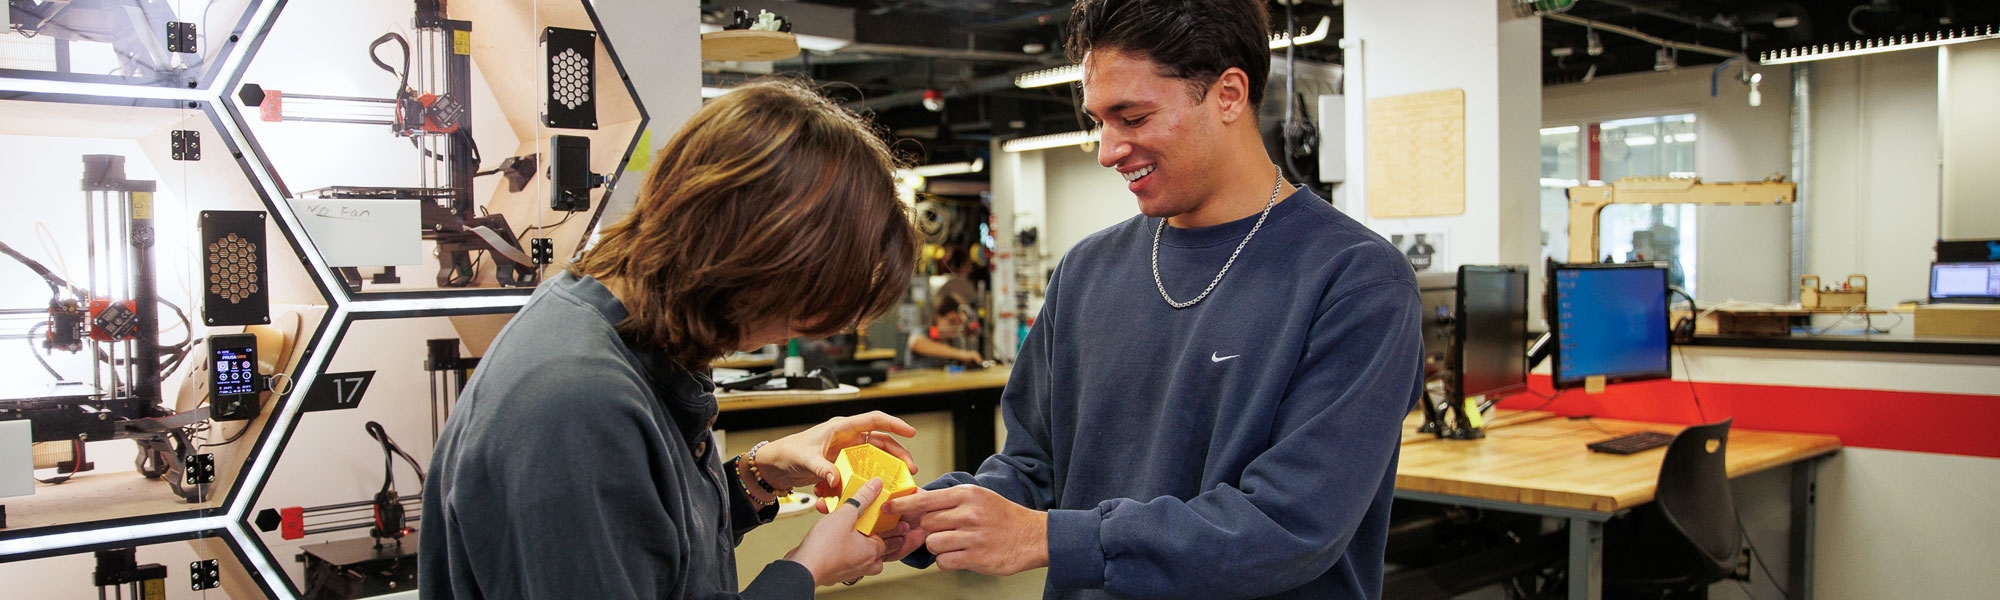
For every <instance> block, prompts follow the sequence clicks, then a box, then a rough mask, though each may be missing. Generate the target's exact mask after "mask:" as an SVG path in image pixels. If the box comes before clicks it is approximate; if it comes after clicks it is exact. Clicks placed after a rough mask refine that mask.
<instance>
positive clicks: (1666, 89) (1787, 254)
mask: <svg viewBox="0 0 2000 600" xmlns="http://www.w3.org/2000/svg"><path fill="white" fill-rule="evenodd" d="M1737 70H1738V68H1737V67H1736V66H1735V65H1731V66H1730V67H1729V68H1728V69H1727V71H1726V72H1725V73H1724V74H1723V77H1722V81H1721V83H1720V84H1719V86H1718V87H1719V93H1718V94H1717V95H1716V96H1715V97H1710V96H1709V75H1710V74H1711V73H1712V72H1713V69H1712V68H1706V67H1691V68H1686V69H1680V70H1676V71H1669V72H1664V73H1641V74H1631V75H1619V76H1615V77H1602V78H1598V79H1597V80H1595V81H1592V82H1590V83H1577V84H1569V85H1560V86H1554V87H1549V88H1544V89H1543V90H1542V124H1543V125H1544V126H1548V127H1555V126H1559V125H1582V124H1585V123H1590V122H1598V121H1607V120H1613V119H1624V118H1632V117H1650V116H1660V115H1669V114H1687V113H1692V114H1694V115H1695V139H1696V142H1695V172H1696V173H1697V174H1698V175H1700V176H1701V177H1702V179H1704V180H1706V181H1711V182H1730V181H1757V180H1761V179H1763V178H1764V177H1766V176H1769V175H1771V174H1773V173H1777V174H1787V175H1789V174H1790V172H1791V161H1792V157H1791V151H1792V144H1791V108H1792V101H1791V93H1790V89H1791V71H1790V69H1789V68H1786V67H1766V68H1763V69H1761V70H1760V72H1761V73H1763V75H1764V80H1763V83H1762V88H1761V89H1762V91H1763V105H1762V106H1758V107H1752V106H1750V103H1749V101H1748V100H1747V95H1748V90H1747V88H1745V87H1744V86H1743V85H1742V84H1740V83H1737V82H1736V79H1735V75H1736V73H1737ZM1803 201H1806V202H1812V201H1814V200H1813V199H1811V198H1807V199H1805V200H1803ZM1696 219H1697V221H1696V227H1697V231H1699V232H1700V233H1699V235H1700V238H1699V240H1698V241H1697V242H1696V250H1695V261H1696V264H1697V265H1698V266H1700V267H1701V268H1699V269H1697V270H1696V275H1695V276H1696V278H1697V279H1696V281H1695V289H1696V290H1697V291H1698V292H1699V293H1700V294H1701V296H1702V298H1701V300H1703V301H1706V302H1720V301H1724V300H1732V299H1733V300H1746V301H1751V302H1773V303H1783V302H1787V301H1788V299H1789V298H1790V297H1791V290H1792V287H1793V282H1791V281H1790V279H1791V267H1790V258H1791V229H1792V227H1791V208H1790V207H1782V206H1773V207H1752V206H1704V207H1700V208H1698V209H1696ZM1572 234H1574V232H1572ZM1845 274H1846V273H1841V275H1845Z"/></svg>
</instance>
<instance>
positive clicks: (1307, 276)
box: [910, 190, 1423, 598]
mask: <svg viewBox="0 0 2000 600" xmlns="http://www.w3.org/2000/svg"><path fill="white" fill-rule="evenodd" d="M1256 221H1257V215H1251V216H1250V217H1248V218H1245V219H1241V220H1238V221H1235V222H1231V223H1225V224H1221V225H1216V226H1213V227H1205V228H1199V229H1177V228H1173V227H1168V228H1167V229H1166V231H1165V233H1164V234H1163V236H1162V237H1161V240H1160V245H1159V273H1160V278H1161V280H1162V282H1163V284H1164V285H1165V287H1166V290H1167V292H1168V293H1169V294H1171V295H1172V296H1173V297H1174V299H1175V300H1177V301H1186V300H1189V299H1192V298H1194V297H1195V296H1196V295H1198V294H1200V293H1201V291H1202V289H1203V288H1205V287H1207V286H1208V283H1209V280H1210V279H1212V278H1213V277H1214V276H1215V274H1216V272H1217V271H1218V270H1219V269H1221V268H1222V266H1223V263H1224V262H1226V261H1228V260H1229V256H1230V253H1231V251H1233V250H1235V249H1236V245H1237V243H1238V242H1239V241H1241V240H1242V239H1243V237H1244V235H1246V234H1248V233H1249V231H1250V229H1251V226H1252V225H1253V224H1254V223H1255V222H1256ZM1159 223H1160V221H1159V220H1158V219H1154V218H1149V217H1145V216H1139V217H1134V218H1132V219H1131V220H1128V221H1125V222H1123V223H1120V224H1118V225H1116V226H1113V227H1111V228H1109V229H1106V230H1104V231H1101V232H1098V233H1096V234H1093V235H1092V236H1090V237H1089V238H1086V239H1084V240H1083V241H1082V242H1080V243H1078V244H1077V245H1076V247H1075V248H1073V249H1072V250H1070V252H1069V253H1068V254H1067V255H1066V256H1064V257H1063V260H1062V262H1061V264H1060V266H1059V267H1058V268H1057V269H1056V271H1055V276H1054V279H1053V280H1052V281H1051V282H1050V284H1049V288H1048V290H1049V291H1048V301H1047V303H1046V304H1045V305H1044V306H1043V308H1042V312H1041V316H1040V317H1039V319H1038V320H1037V321H1036V322H1035V326H1034V328H1033V329H1032V330H1031V331H1030V332H1029V333H1028V338H1027V339H1026V341H1025V343H1024V345H1023V348H1022V351H1021V354H1020V359H1019V362H1018V363H1017V364H1016V365H1015V367H1014V372H1013V375H1012V378H1011V379H1010V380H1009V381H1008V382H1007V389H1006V391H1005V392H1004V393H1003V395H1002V397H1001V411H1002V417H1003V419H1004V420H1005V424H1006V427H1007V441H1006V444H1005V447H1003V448H1002V449H1001V453H1000V454H998V455H995V456H993V457H991V458H989V459H987V460H986V462H985V463H984V464H982V465H981V466H980V468H979V473H978V474H976V475H972V474H966V473H962V472H961V473H951V474H947V475H945V476H944V477H942V478H940V479H938V480H937V481H936V482H933V483H932V484H930V485H929V486H927V487H929V488H932V489H938V488H942V487H949V486H952V485H958V484H965V483H972V484H977V485H981V486H984V487H987V488H990V489H992V490H994V491H996V492H998V493H1000V494H1001V495H1003V496H1005V497H1007V498H1008V499H1011V500H1013V501H1014V502H1017V503H1020V504H1022V505H1024V506H1027V507H1030V508H1034V509H1038V510H1047V511H1048V513H1049V531H1048V533H1049V571H1048V589H1047V596H1048V597H1050V598H1103V597H1111V596H1116V597H1124V598H1258V597H1276V598H1378V597H1380V596H1381V593H1382V592H1381V587H1382V568H1383V567H1382V562H1383V553H1384V546H1385V544H1386V541H1387V536H1388V525H1389V504H1390V496H1391V494H1392V492H1393V491H1394V489H1395V471H1396V453H1397V448H1398V444H1399V438H1400V435H1401V423H1402V419H1403V416H1404V415H1405V414H1406V413H1408V412H1409V410H1410V408H1411V407H1412V406H1413V404H1414V402H1415V400H1416V398H1417V395H1418V394H1419V392H1420V390H1421V387H1422V372H1423V371H1422V362H1421V361H1422V345H1423V342H1422V339H1421V337H1420V325H1419V321H1418V315H1419V312H1420V309H1419V303H1418V300H1417V286H1416V280H1415V276H1414V275H1413V274H1412V272H1411V270H1410V267H1409V264H1408V263H1407V262H1405V260H1404V258H1403V257H1402V255H1400V254H1399V253H1397V251H1396V249H1395V247H1394V246H1391V245H1390V244H1389V243H1388V242H1386V241H1384V240H1383V239H1382V238H1381V236H1378V235H1375V234H1374V233H1373V232H1370V231H1368V230H1367V229H1366V228H1364V227H1362V226H1361V225H1360V224H1359V223H1356V222H1355V221H1354V220H1352V219H1350V218H1348V217H1347V216H1346V215H1343V214H1340V212H1339V211H1337V210H1334V209H1333V207H1331V206H1329V205H1328V204H1327V203H1326V202H1325V201H1323V200H1321V199H1319V198H1318V197H1316V196H1315V195H1313V194H1312V193H1311V192H1309V191H1305V190H1300V191H1298V192H1297V193H1294V194H1292V195H1291V196H1290V197H1288V198H1286V199H1285V200H1284V201H1283V202H1280V203H1279V204H1278V205H1277V206H1276V207H1274V208H1272V209H1271V214H1270V217H1269V219H1268V221H1267V222H1265V223H1264V225H1263V228H1262V229H1261V230H1259V231H1258V232H1257V233H1256V235H1255V237H1253V238H1251V240H1250V242H1249V245H1248V246H1246V247H1245V248H1244V249H1243V252H1242V255H1241V256H1240V257H1239V258H1237V259H1236V262H1235V264H1234V266H1232V267H1231V268H1230V270H1229V273H1228V275H1227V276H1226V277H1225V278H1224V279H1223V280H1222V282H1221V283H1220V284H1218V285H1217V286H1216V288H1215V291H1214V292H1213V293H1212V294H1211V295H1210V296H1209V297H1208V298H1207V299H1205V300H1202V301H1201V303H1200V304H1197V305H1195V306H1193V307H1189V308H1184V309H1175V308H1172V307H1170V306H1168V305H1167V303H1166V301H1165V300H1163V299H1162V298H1161V297H1160V293H1159V291H1157V290H1156V288H1155V286H1154V280H1153V274H1152V267H1151V258H1150V253H1151V248H1152V243H1153V232H1154V230H1155V228H1156V227H1158V226H1159ZM931 560H932V557H931V556H930V555H929V554H927V553H919V554H918V555H913V556H912V557H911V559H910V562H911V563H912V564H916V565H919V566H923V565H927V564H928V563H929V562H930V561H931Z"/></svg>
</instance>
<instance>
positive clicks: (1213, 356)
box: [1208, 352, 1242, 362]
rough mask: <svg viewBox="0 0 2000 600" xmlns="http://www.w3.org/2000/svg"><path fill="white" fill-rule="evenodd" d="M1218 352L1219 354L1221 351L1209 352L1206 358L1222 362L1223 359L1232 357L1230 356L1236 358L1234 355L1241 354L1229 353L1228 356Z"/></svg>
mask: <svg viewBox="0 0 2000 600" xmlns="http://www.w3.org/2000/svg"><path fill="white" fill-rule="evenodd" d="M1219 354H1221V353H1220V352H1211V353H1209V355H1208V360H1210V361H1212V362H1222V361H1225V360H1229V359H1232V358H1236V357H1238V356H1242V355H1241V354H1231V355H1229V356H1218V355H1219Z"/></svg>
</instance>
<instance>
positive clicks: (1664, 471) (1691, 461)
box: [1654, 419, 1743, 581]
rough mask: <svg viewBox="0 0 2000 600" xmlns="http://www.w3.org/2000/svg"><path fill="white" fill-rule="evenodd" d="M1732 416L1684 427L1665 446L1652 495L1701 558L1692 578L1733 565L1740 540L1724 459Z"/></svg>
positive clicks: (1709, 577) (1719, 573) (1716, 574)
mask: <svg viewBox="0 0 2000 600" xmlns="http://www.w3.org/2000/svg"><path fill="white" fill-rule="evenodd" d="M1730 421H1731V420H1730V419H1724V420H1722V421H1720V422H1716V423H1710V424H1707V425H1696V426H1693V427H1689V428H1687V429H1684V430H1682V431H1681V432H1680V434H1679V435H1676V436H1674V441H1673V443H1672V444H1669V445H1668V446H1667V456H1666V459H1665V462H1663V463H1661V465H1660V482H1659V489H1658V491H1657V492H1656V493H1655V496H1654V498H1655V499H1654V501H1655V502H1657V503H1658V504H1659V507H1660V511H1661V512H1662V513H1663V514H1665V515H1666V518H1667V521H1668V522H1669V523H1672V524H1673V526H1674V528H1675V529H1678V530H1680V532H1681V534H1682V535H1685V536H1686V537H1687V540H1688V541H1689V542H1691V543H1692V544H1693V546H1694V549H1695V550H1697V551H1698V552H1699V557H1700V558H1702V559H1704V560H1698V561H1696V563H1695V564H1694V565H1693V566H1694V567H1695V568H1696V570H1697V571H1698V572H1697V573H1696V574H1695V575H1696V577H1695V578H1694V579H1695V580H1696V581H1703V580H1706V581H1718V580H1720V579H1721V578H1722V577H1723V576H1725V575H1728V574H1729V573H1730V572H1731V571H1734V570H1735V569H1736V562H1737V560H1738V558H1737V557H1738V552H1739V551H1740V549H1741V548H1742V545H1743V533H1742V529H1740V528H1739V527H1738V525H1737V521H1736V501H1735V498H1734V496H1733V495H1731V494H1730V492H1729V472H1728V468H1727V465H1726V461H1725V460H1724V459H1725V457H1726V456H1727V453H1728V451H1729V424H1730Z"/></svg>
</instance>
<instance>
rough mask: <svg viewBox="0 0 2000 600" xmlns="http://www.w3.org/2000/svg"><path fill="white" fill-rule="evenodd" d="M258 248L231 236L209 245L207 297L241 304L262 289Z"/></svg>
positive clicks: (251, 243) (253, 244) (249, 242)
mask: <svg viewBox="0 0 2000 600" xmlns="http://www.w3.org/2000/svg"><path fill="white" fill-rule="evenodd" d="M259 276H260V273H258V272H257V244H256V243H254V242H251V241H250V240H246V239H243V238H240V237H236V234H234V233H232V234H229V235H227V236H224V237H223V238H222V239H220V240H217V241H215V242H213V243H210V244H209V245H208V293H210V294H215V295H217V296H220V297H222V298H224V299H227V300H229V303H230V304H238V303H241V302H242V301H243V300H244V299H245V298H249V297H250V296H251V295H252V294H256V293H257V291H258V290H259V289H262V288H261V285H262V284H261V283H260V282H259Z"/></svg>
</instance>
